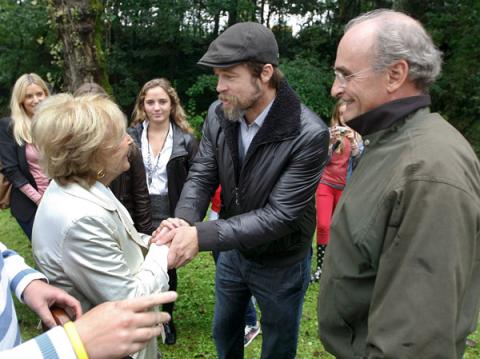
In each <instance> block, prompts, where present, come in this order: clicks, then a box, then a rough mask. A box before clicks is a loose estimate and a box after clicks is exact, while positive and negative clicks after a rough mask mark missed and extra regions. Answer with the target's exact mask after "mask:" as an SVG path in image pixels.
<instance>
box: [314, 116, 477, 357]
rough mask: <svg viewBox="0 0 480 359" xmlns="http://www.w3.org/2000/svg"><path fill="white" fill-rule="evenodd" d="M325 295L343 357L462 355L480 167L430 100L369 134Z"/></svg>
mask: <svg viewBox="0 0 480 359" xmlns="http://www.w3.org/2000/svg"><path fill="white" fill-rule="evenodd" d="M364 143H365V145H366V146H365V152H364V154H363V157H362V158H361V160H360V162H359V164H358V166H357V168H356V170H355V171H354V173H353V176H352V178H351V179H350V182H349V183H348V185H347V188H346V189H345V191H344V192H343V194H342V197H341V199H340V202H339V204H338V206H337V208H336V211H335V214H334V217H333V221H332V226H331V239H330V243H329V247H328V250H327V254H326V259H325V264H324V271H323V274H322V279H321V283H320V295H319V299H318V320H319V332H320V338H321V340H322V342H323V344H324V346H325V348H326V349H327V350H328V351H329V352H331V353H333V354H334V355H335V356H337V357H339V358H402V359H404V358H422V359H426V358H435V359H441V358H449V359H451V358H461V357H462V355H463V351H464V347H465V339H466V337H467V335H468V334H469V332H470V331H471V330H472V328H474V323H476V322H475V321H476V318H477V313H478V303H479V297H480V242H479V233H480V185H479V182H480V165H479V161H478V159H477V157H476V155H475V153H474V152H473V150H472V148H471V147H470V145H469V144H468V143H467V141H466V140H465V139H464V138H463V137H462V136H461V135H460V134H459V133H458V132H457V131H456V130H455V129H454V128H453V127H452V126H451V125H450V124H448V123H447V122H446V121H445V120H444V119H443V118H442V117H441V116H439V115H438V114H431V113H430V112H429V110H428V109H426V108H423V109H420V110H418V111H416V112H415V113H414V114H413V115H411V116H408V117H407V118H404V119H401V120H398V121H397V122H395V123H394V124H393V125H392V126H391V127H390V128H388V129H385V130H381V131H378V132H375V133H373V134H371V135H367V136H366V137H364Z"/></svg>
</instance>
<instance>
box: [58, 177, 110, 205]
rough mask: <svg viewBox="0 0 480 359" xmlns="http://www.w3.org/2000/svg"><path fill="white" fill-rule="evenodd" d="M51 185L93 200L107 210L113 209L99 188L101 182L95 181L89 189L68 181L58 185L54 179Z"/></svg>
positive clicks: (76, 195) (90, 200)
mask: <svg viewBox="0 0 480 359" xmlns="http://www.w3.org/2000/svg"><path fill="white" fill-rule="evenodd" d="M52 182H53V183H52V186H54V187H58V189H59V190H60V191H62V192H65V193H67V194H69V195H71V196H74V197H78V198H82V199H85V200H87V201H89V202H93V203H95V204H96V205H99V206H100V207H102V208H105V209H106V210H107V211H115V210H116V207H115V204H114V203H113V202H112V200H111V199H110V198H108V196H107V195H106V194H105V193H104V191H103V190H102V189H101V188H100V186H103V185H102V184H100V183H98V182H96V183H95V184H94V185H93V186H92V187H90V188H89V189H87V188H84V187H82V186H80V185H79V184H78V183H69V184H67V185H65V186H60V185H59V184H58V183H57V182H56V181H55V180H52Z"/></svg>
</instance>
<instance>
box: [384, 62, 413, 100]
mask: <svg viewBox="0 0 480 359" xmlns="http://www.w3.org/2000/svg"><path fill="white" fill-rule="evenodd" d="M408 70H409V66H408V62H407V61H405V60H399V61H397V62H396V63H394V64H393V65H391V66H390V67H389V68H388V70H387V75H388V79H387V92H388V93H393V92H395V91H397V90H398V89H399V88H400V87H402V85H403V84H404V83H405V82H406V81H407V79H408Z"/></svg>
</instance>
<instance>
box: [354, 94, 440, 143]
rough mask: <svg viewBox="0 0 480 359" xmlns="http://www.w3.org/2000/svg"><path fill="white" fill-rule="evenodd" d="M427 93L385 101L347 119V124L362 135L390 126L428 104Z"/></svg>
mask: <svg viewBox="0 0 480 359" xmlns="http://www.w3.org/2000/svg"><path fill="white" fill-rule="evenodd" d="M430 103H431V100H430V96H429V95H423V96H412V97H405V98H402V99H399V100H395V101H391V102H387V103H385V104H383V105H381V106H378V107H376V108H374V109H373V110H371V111H368V112H365V113H364V114H362V115H360V116H358V117H355V118H354V119H352V120H350V121H348V123H347V125H348V126H349V127H351V128H353V129H354V130H355V131H356V132H358V133H359V134H361V135H362V136H366V135H370V134H372V133H375V132H377V131H380V130H385V129H387V128H390V127H391V126H392V125H393V124H395V123H396V122H397V121H399V120H401V119H403V118H405V117H407V116H408V115H409V114H411V113H413V112H415V111H417V110H418V109H420V108H424V107H428V106H430Z"/></svg>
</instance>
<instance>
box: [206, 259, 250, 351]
mask: <svg viewBox="0 0 480 359" xmlns="http://www.w3.org/2000/svg"><path fill="white" fill-rule="evenodd" d="M242 269H243V268H242V263H240V261H239V260H238V256H237V255H236V254H235V251H227V252H221V253H220V255H219V256H218V260H217V268H216V272H215V314H214V319H213V339H214V341H215V345H216V348H217V354H218V358H220V359H224V358H228V359H236V358H243V349H244V348H243V337H244V328H245V318H244V317H245V309H246V308H247V304H248V301H249V300H250V297H251V293H250V290H249V289H248V286H247V285H246V283H245V281H244V279H243V276H242Z"/></svg>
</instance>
